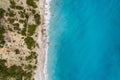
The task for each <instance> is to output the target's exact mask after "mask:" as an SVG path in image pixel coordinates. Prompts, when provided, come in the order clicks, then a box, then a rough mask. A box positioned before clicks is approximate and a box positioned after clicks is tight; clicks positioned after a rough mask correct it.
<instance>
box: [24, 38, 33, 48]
mask: <svg viewBox="0 0 120 80" xmlns="http://www.w3.org/2000/svg"><path fill="white" fill-rule="evenodd" d="M24 41H25V43H26V45H27V48H28V49H31V48H32V47H33V46H34V45H35V41H34V39H33V38H32V37H26V38H25V39H24Z"/></svg>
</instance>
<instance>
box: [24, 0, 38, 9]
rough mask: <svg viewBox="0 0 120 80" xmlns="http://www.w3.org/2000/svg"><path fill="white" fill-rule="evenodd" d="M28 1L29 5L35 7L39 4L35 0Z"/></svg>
mask: <svg viewBox="0 0 120 80" xmlns="http://www.w3.org/2000/svg"><path fill="white" fill-rule="evenodd" d="M26 3H27V4H28V5H29V6H32V7H33V8H37V5H36V3H35V2H34V0H27V1H26Z"/></svg>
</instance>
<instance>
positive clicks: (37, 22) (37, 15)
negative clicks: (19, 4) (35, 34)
mask: <svg viewBox="0 0 120 80" xmlns="http://www.w3.org/2000/svg"><path fill="white" fill-rule="evenodd" d="M34 18H35V22H36V24H38V25H39V24H40V15H39V14H38V13H37V14H35V15H34Z"/></svg>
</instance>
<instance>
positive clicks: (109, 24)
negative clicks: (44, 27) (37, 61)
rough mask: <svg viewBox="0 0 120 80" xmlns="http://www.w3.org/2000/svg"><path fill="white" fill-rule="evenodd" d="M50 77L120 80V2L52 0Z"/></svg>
mask: <svg viewBox="0 0 120 80" xmlns="http://www.w3.org/2000/svg"><path fill="white" fill-rule="evenodd" d="M51 14H52V17H51V21H50V29H49V37H50V38H49V40H50V45H49V50H48V74H49V80H120V1H119V0H52V1H51Z"/></svg>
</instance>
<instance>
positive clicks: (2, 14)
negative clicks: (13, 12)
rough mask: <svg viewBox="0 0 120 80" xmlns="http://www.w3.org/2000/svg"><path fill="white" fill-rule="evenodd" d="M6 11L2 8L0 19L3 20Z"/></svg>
mask: <svg viewBox="0 0 120 80" xmlns="http://www.w3.org/2000/svg"><path fill="white" fill-rule="evenodd" d="M4 13H5V10H4V9H2V8H0V18H2V17H3V16H4Z"/></svg>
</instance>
